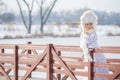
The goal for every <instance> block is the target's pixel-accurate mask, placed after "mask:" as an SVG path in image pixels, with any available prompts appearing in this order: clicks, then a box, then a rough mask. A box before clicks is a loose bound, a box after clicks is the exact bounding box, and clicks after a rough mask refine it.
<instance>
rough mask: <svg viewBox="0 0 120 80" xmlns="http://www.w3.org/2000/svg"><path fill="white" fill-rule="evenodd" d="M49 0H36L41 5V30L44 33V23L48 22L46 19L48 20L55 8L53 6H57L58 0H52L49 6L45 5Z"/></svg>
mask: <svg viewBox="0 0 120 80" xmlns="http://www.w3.org/2000/svg"><path fill="white" fill-rule="evenodd" d="M47 1H49V0H36V3H37V5H38V6H39V9H40V24H41V25H40V31H41V33H43V28H44V25H45V23H46V21H47V20H48V17H49V15H50V13H51V11H52V9H53V7H54V6H55V3H56V2H57V0H51V2H49V3H50V4H49V5H48V6H47V5H45V3H46V2H47Z"/></svg>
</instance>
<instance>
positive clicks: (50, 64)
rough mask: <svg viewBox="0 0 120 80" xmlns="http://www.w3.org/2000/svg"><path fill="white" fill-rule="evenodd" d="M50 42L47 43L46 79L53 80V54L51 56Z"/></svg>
mask: <svg viewBox="0 0 120 80" xmlns="http://www.w3.org/2000/svg"><path fill="white" fill-rule="evenodd" d="M51 49H52V44H48V52H47V80H53V56H52V51H51Z"/></svg>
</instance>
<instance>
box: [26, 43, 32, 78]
mask: <svg viewBox="0 0 120 80" xmlns="http://www.w3.org/2000/svg"><path fill="white" fill-rule="evenodd" d="M27 44H32V42H27ZM27 53H28V54H31V50H28V52H27ZM27 66H29V67H31V65H27ZM31 77H32V74H30V75H29V78H31Z"/></svg>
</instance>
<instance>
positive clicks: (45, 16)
mask: <svg viewBox="0 0 120 80" xmlns="http://www.w3.org/2000/svg"><path fill="white" fill-rule="evenodd" d="M56 2H57V0H55V1H54V2H53V4H51V6H50V7H49V8H48V11H47V12H46V13H45V15H44V20H43V24H45V23H46V21H47V19H48V16H49V15H50V13H51V11H52V9H53V7H54V6H55V3H56Z"/></svg>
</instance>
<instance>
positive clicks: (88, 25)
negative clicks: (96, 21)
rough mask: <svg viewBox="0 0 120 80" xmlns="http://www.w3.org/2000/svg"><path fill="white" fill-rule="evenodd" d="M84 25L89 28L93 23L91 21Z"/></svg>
mask: <svg viewBox="0 0 120 80" xmlns="http://www.w3.org/2000/svg"><path fill="white" fill-rule="evenodd" d="M85 27H86V28H87V29H88V30H89V29H91V28H92V27H93V23H92V22H89V23H86V24H85Z"/></svg>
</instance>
